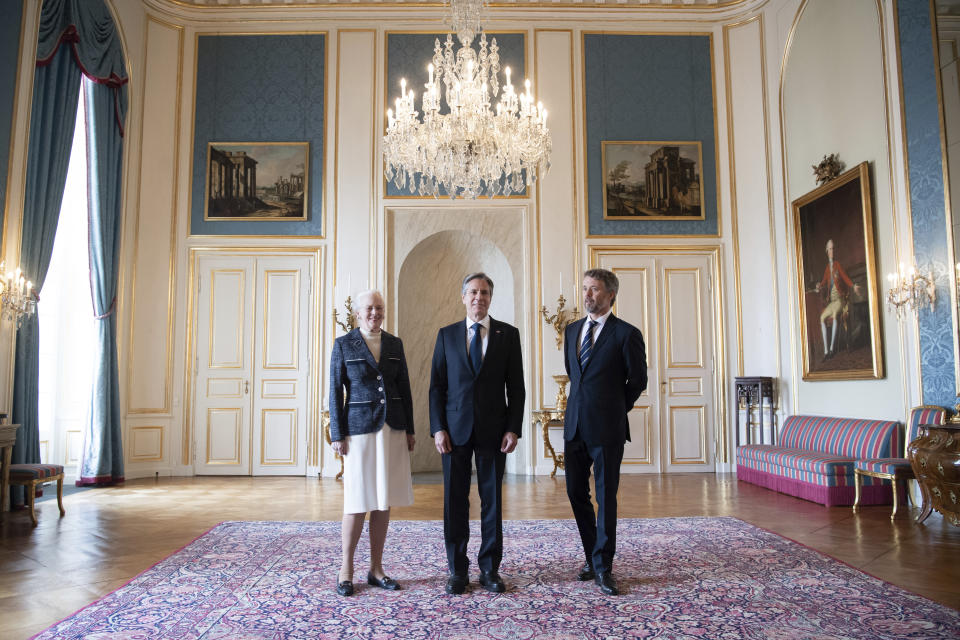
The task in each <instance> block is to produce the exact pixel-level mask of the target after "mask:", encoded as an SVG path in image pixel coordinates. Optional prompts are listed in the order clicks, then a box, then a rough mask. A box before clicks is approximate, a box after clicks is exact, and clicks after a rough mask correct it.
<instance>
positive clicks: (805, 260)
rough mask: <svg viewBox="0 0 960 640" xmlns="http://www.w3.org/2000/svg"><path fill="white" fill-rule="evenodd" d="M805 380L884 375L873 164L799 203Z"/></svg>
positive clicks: (852, 171) (798, 252)
mask: <svg viewBox="0 0 960 640" xmlns="http://www.w3.org/2000/svg"><path fill="white" fill-rule="evenodd" d="M793 221H794V237H795V240H796V256H797V277H798V282H797V287H798V294H799V310H800V335H801V340H802V341H803V348H802V351H803V379H804V380H859V379H878V378H882V377H883V375H884V373H883V349H882V343H881V335H880V311H879V297H878V292H879V288H878V286H879V284H878V282H877V273H876V251H875V248H874V238H873V212H872V209H871V206H870V171H869V166H868V163H866V162H862V163H860V164H859V165H857V166H856V167H854V168H852V169H850V170H849V171H846V172H845V173H842V174H840V176H838V177H837V178H835V179H834V180H832V181H830V182H828V183H826V184H824V185H821V186H820V187H818V188H816V189H814V190H813V191H811V192H810V193H808V194H806V195H804V196H801V197H800V198H797V199H796V200H794V201H793Z"/></svg>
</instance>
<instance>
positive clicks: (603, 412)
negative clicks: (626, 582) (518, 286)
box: [563, 269, 647, 596]
mask: <svg viewBox="0 0 960 640" xmlns="http://www.w3.org/2000/svg"><path fill="white" fill-rule="evenodd" d="M619 288H620V282H619V280H618V279H617V276H616V275H615V274H614V273H613V272H611V271H607V270H606V269H590V270H589V271H586V272H585V273H584V274H583V307H584V309H586V311H587V314H588V315H587V317H585V318H582V319H580V320H578V321H577V322H573V323H571V324H569V325H568V326H567V329H566V333H565V334H564V345H563V352H564V365H565V366H566V369H567V375H568V376H569V377H570V397H569V398H568V400H567V410H566V413H565V414H564V431H563V437H564V440H565V443H564V444H565V447H564V470H565V472H566V478H567V497H568V498H569V499H570V506H571V507H572V508H573V516H574V518H576V520H577V528H578V529H579V530H580V540H581V542H582V543H583V551H584V554H585V556H586V562H585V563H584V565H583V567H582V568H581V569H580V572H579V573H578V574H577V579H578V580H581V581H585V580H591V579H592V580H594V581H595V582H596V583H597V585H598V586H599V587H600V591H602V592H603V593H605V594H607V595H611V596H614V595H617V594H619V590H618V588H617V582H616V580H615V579H614V578H613V575H612V569H613V555H614V552H615V551H616V542H617V488H618V487H619V486H620V462H621V461H622V460H623V448H624V444H625V443H626V441H627V440H629V439H630V425H629V423H628V421H627V413H629V412H630V409H632V408H633V403H634V402H636V400H637V398H639V397H640V394H641V393H642V392H643V390H644V389H646V388H647V358H646V351H645V350H644V344H643V336H642V335H641V334H640V331H639V330H638V329H637V328H636V327H634V326H633V325H631V324H629V323H628V322H624V321H623V320H620V319H619V318H617V317H616V316H615V315H613V308H612V306H613V303H614V301H615V300H616V298H617V291H618V290H619ZM591 466H592V467H593V474H594V477H595V484H596V491H597V506H598V511H597V512H594V510H593V504H592V503H591V502H590V468H591Z"/></svg>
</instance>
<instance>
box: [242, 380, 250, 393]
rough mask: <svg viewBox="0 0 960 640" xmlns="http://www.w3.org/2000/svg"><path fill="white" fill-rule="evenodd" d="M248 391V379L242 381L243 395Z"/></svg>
mask: <svg viewBox="0 0 960 640" xmlns="http://www.w3.org/2000/svg"><path fill="white" fill-rule="evenodd" d="M248 393H250V382H249V381H248V380H244V381H243V395H247V394H248Z"/></svg>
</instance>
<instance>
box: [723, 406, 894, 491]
mask: <svg viewBox="0 0 960 640" xmlns="http://www.w3.org/2000/svg"><path fill="white" fill-rule="evenodd" d="M779 439H780V443H779V444H776V445H770V444H748V445H743V446H740V447H737V478H738V479H739V480H743V481H744V482H749V483H751V484H756V485H760V486H761V487H766V488H767V489H773V490H774V491H779V492H780V493H786V494H788V495H791V496H796V497H798V498H803V499H805V500H810V501H812V502H819V503H820V504H823V505H826V506H828V507H830V506H834V505H852V504H853V503H854V500H855V498H856V490H855V486H856V481H855V475H856V474H855V470H856V467H857V461H858V460H867V459H872V458H889V457H891V456H892V454H893V452H897V451H902V450H903V426H902V425H901V424H900V423H899V422H897V421H893V420H863V419H858V418H830V417H825V416H789V417H788V418H787V419H786V420H785V421H784V423H783V427H782V428H781V430H780V438H779ZM863 481H864V482H863V486H862V488H861V492H860V504H861V505H865V504H890V502H891V500H892V498H893V496H892V492H891V489H890V483H889V482H888V481H884V480H882V479H879V478H870V477H865V478H863Z"/></svg>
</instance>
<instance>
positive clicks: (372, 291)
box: [354, 289, 383, 313]
mask: <svg viewBox="0 0 960 640" xmlns="http://www.w3.org/2000/svg"><path fill="white" fill-rule="evenodd" d="M370 296H380V299H381V300H383V294H382V293H380V291H378V290H377V289H364V290H363V291H361V292H360V293H358V294H357V295H356V297H354V301H355V302H356V305H357V306H356V311H357V313H359V312H360V301H361V300H363V299H364V298H367V297H370Z"/></svg>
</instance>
